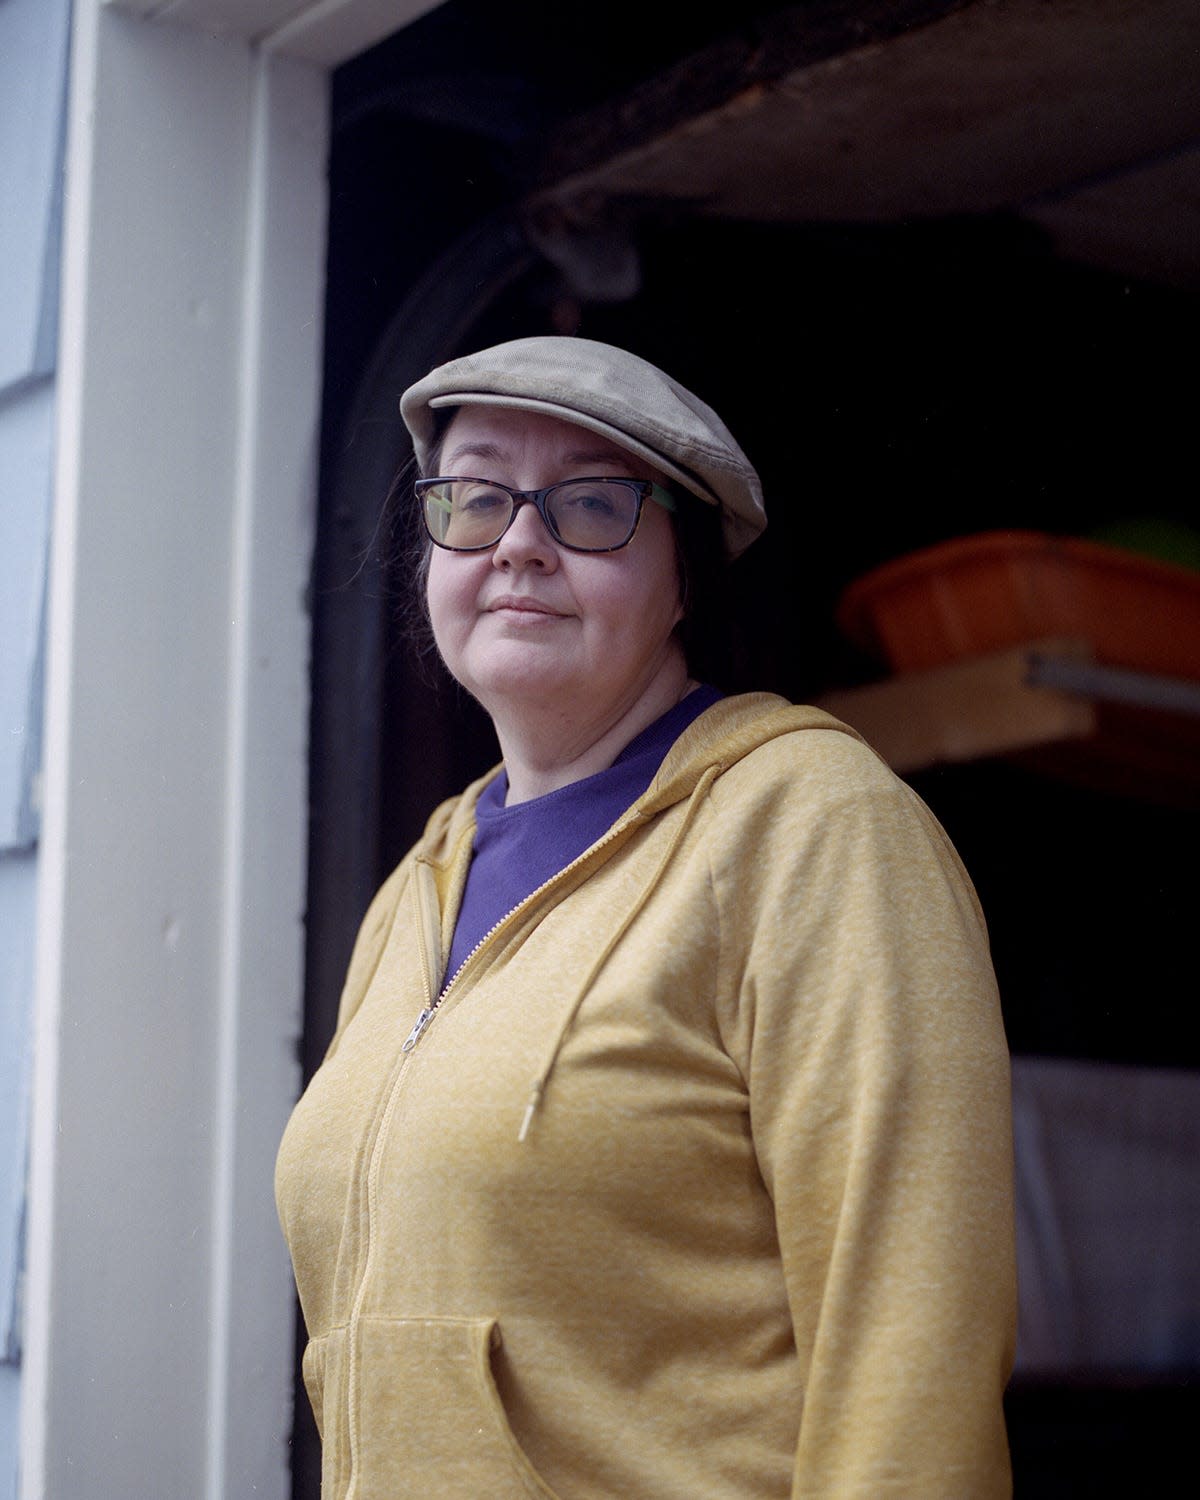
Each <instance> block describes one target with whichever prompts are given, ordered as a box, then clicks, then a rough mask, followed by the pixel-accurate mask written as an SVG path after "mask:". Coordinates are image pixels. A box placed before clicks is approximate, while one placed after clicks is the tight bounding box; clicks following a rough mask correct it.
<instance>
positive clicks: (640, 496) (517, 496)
mask: <svg viewBox="0 0 1200 1500" xmlns="http://www.w3.org/2000/svg"><path fill="white" fill-rule="evenodd" d="M435 484H482V485H486V486H487V488H488V489H492V490H503V491H504V493H505V494H506V495H508V496H510V497H511V499H512V502H513V508H512V510H511V511H510V512H509V515H508V520H507V521H506V522H505V523H504V529H503V530H502V531H501V533H500V535H499V536H498V537H496V538H495V540H494V541H490V542H483V543H481V544H480V545H479V546H477V547H452V546H450V545H449V543H447V542H443V541H440V540H439V539H438V538H437V537H436V536H434V534H433V528H432V526H430V524H429V513H428V510H427V509H426V505H425V497H426V494H427V492H428V491H429V490H430V489H431V488H432V487H433V486H434V485H435ZM571 484H623V485H624V486H625V487H626V488H627V489H631V490H633V491H634V492H635V493H636V495H637V502H638V503H637V510H636V511H635V512H634V515H633V524H632V525H631V526H630V528H629V535H628V536H627V537H626V538H625V540H624V541H621V542H615V543H614V544H613V545H612V546H611V547H577V546H575V545H574V544H573V543H572V542H567V541H564V540H563V538H562V537H561V536H560V535H559V532H558V528H557V526H555V524H554V521H553V519H552V518H551V515H550V512H549V509H548V507H547V499H548V497H549V496H550V495H552V494H553V493H554V491H555V490H559V489H565V488H566V486H567V485H571ZM413 490H414V493H415V494H416V497H417V499H418V500H419V501H420V503H421V520H422V521H423V522H424V525H425V531H426V533H427V534H428V537H429V540H430V541H431V542H432V543H433V545H434V546H435V547H441V549H442V550H443V551H444V552H487V551H488V550H489V548H491V547H496V546H498V545H499V544H500V542H501V541H502V540H503V539H504V536H505V533H506V532H507V531H508V530H509V528H510V527H511V526H512V524H513V522H514V521H515V520H516V519H517V512H518V511H519V510H520V508H521V506H522V505H532V506H533V507H534V508H535V509H536V511H537V513H538V515H539V516H541V518H542V525H543V526H545V528H546V530H547V531H548V532H549V533H550V535H551V536H552V537H553V539H554V541H555V542H556V543H557V544H558V545H559V546H560V547H565V548H566V549H567V551H568V552H582V553H584V554H588V553H597V552H620V550H621V549H622V548H623V547H628V546H629V544H630V542H632V541H633V539H634V537H635V536H636V535H637V529H638V526H639V525H640V524H641V520H642V509H643V507H644V506H645V503H646V501H647V500H653V501H654V502H655V504H656V505H661V506H662V508H663V510H666V511H674V510H675V509H676V505H675V497H674V495H672V494H671V492H670V490H667V489H664V488H663V486H662V485H661V484H656V483H655V482H654V481H653V480H652V479H627V478H625V476H624V475H619V476H618V475H611V474H581V475H580V476H579V478H577V479H559V480H556V481H555V483H554V484H548V485H546V486H545V488H544V489H540V490H514V489H512V488H511V486H509V485H507V484H500V483H499V482H498V481H496V480H495V479H478V478H475V477H474V476H473V475H469V474H439V475H431V476H430V477H429V478H427V479H418V480H417V481H416V483H415V484H414V485H413Z"/></svg>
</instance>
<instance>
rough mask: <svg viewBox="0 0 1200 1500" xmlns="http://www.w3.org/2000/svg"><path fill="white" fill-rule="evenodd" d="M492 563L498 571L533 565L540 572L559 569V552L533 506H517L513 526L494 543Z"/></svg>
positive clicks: (526, 504)
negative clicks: (539, 569) (499, 569)
mask: <svg viewBox="0 0 1200 1500" xmlns="http://www.w3.org/2000/svg"><path fill="white" fill-rule="evenodd" d="M492 563H493V565H494V566H495V567H497V568H509V567H512V568H520V567H529V566H532V567H536V568H541V569H542V570H543V571H547V570H550V569H553V568H555V567H557V566H558V549H557V547H556V546H555V544H554V538H553V537H552V536H551V535H550V532H549V531H548V530H547V528H546V523H545V521H543V520H542V518H541V516H540V515H539V514H538V508H537V506H536V505H531V504H530V503H529V502H528V501H526V503H525V504H524V505H519V506H518V507H517V513H516V515H515V516H514V517H513V521H512V525H511V526H510V527H509V528H508V530H507V531H506V532H505V533H504V535H503V536H502V537H501V538H500V540H499V541H498V542H497V543H496V550H495V551H494V552H493V553H492Z"/></svg>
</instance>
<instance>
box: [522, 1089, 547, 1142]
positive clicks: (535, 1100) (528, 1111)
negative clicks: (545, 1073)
mask: <svg viewBox="0 0 1200 1500" xmlns="http://www.w3.org/2000/svg"><path fill="white" fill-rule="evenodd" d="M541 1102H542V1080H541V1079H540V1078H537V1079H535V1080H534V1084H533V1087H532V1088H531V1089H530V1091H529V1103H528V1104H527V1105H526V1106H525V1118H524V1119H523V1120H522V1121H521V1128H520V1130H519V1131H518V1132H517V1145H518V1146H521V1145H524V1143H525V1137H526V1136H527V1135H528V1134H529V1127H530V1125H531V1124H532V1123H533V1116H534V1111H535V1110H536V1109H537V1107H538V1105H539V1104H540V1103H541Z"/></svg>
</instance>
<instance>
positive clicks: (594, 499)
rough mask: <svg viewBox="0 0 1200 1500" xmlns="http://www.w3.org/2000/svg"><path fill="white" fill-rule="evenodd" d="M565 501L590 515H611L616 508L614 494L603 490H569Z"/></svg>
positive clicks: (573, 508) (573, 507) (571, 507)
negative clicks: (608, 493) (607, 493)
mask: <svg viewBox="0 0 1200 1500" xmlns="http://www.w3.org/2000/svg"><path fill="white" fill-rule="evenodd" d="M563 501H564V503H565V504H566V505H567V506H569V507H570V509H572V510H577V511H584V512H586V513H587V514H589V515H598V516H611V515H612V514H613V511H614V510H615V509H616V503H615V500H614V498H613V496H612V495H606V494H605V493H604V491H603V490H568V491H567V492H566V494H565V495H564V496H563Z"/></svg>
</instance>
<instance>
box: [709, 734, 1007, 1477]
mask: <svg viewBox="0 0 1200 1500" xmlns="http://www.w3.org/2000/svg"><path fill="white" fill-rule="evenodd" d="M722 783H725V785H722V784H721V783H719V784H718V788H717V789H716V791H715V793H714V810H715V811H716V813H717V823H718V825H719V828H720V829H721V830H722V832H721V833H720V834H719V835H718V837H717V839H716V840H715V841H714V854H713V872H712V873H713V881H714V891H715V893H716V896H717V900H718V909H719V911H720V914H721V915H720V920H721V935H722V953H723V959H722V964H723V975H722V984H721V986H720V992H721V994H722V996H723V997H725V999H726V1002H727V1008H726V1010H725V1013H724V1015H723V1017H722V1025H723V1028H724V1030H725V1033H726V1040H727V1045H728V1046H729V1049H730V1051H731V1053H732V1055H733V1056H734V1057H735V1060H737V1061H738V1063H739V1066H740V1067H741V1068H742V1070H743V1073H744V1076H745V1078H746V1081H747V1085H748V1089H749V1094H750V1115H751V1126H752V1131H753V1137H754V1144H755V1151H756V1154H757V1157H758V1160H759V1164H760V1168H761V1171H762V1175H763V1178H764V1181H765V1182H766V1185H767V1188H768V1191H769V1192H770V1194H771V1198H772V1201H773V1203H774V1206H775V1214H776V1222H777V1227H778V1234H779V1242H780V1249H781V1255H782V1260H783V1266H784V1273H785V1277H786V1281H787V1287H788V1297H789V1304H790V1307H791V1310H792V1319H793V1326H794V1329H795V1336H796V1344H797V1351H798V1354H799V1357H800V1362H801V1369H802V1371H803V1372H804V1405H803V1413H802V1417H801V1425H800V1436H799V1443H798V1447H797V1452H796V1462H795V1473H794V1481H793V1490H792V1493H793V1500H816V1497H820V1500H887V1497H899V1496H905V1497H911V1500H964V1497H970V1500H991V1497H1001V1496H1006V1495H1008V1494H1009V1493H1010V1490H1011V1485H1010V1477H1009V1461H1008V1450H1007V1442H1006V1437H1005V1429H1004V1419H1003V1413H1002V1406H1001V1397H1002V1392H1003V1388H1004V1384H1005V1381H1006V1379H1007V1376H1008V1373H1009V1369H1010V1366H1011V1359H1012V1348H1013V1339H1014V1326H1015V1300H1016V1299H1015V1272H1014V1251H1013V1225H1012V1162H1011V1128H1010V1118H1009V1108H1010V1106H1009V1071H1008V1056H1007V1050H1006V1047H1005V1042H1004V1035H1003V1029H1002V1024H1001V1021H1000V1013H999V1004H998V998H997V994H996V989H995V981H994V978H993V974H992V967H991V962H990V958H989V954H988V946H987V938H986V933H985V930H984V926H983V920H982V916H981V914H980V911H979V906H978V902H977V901H976V899H975V895H974V891H973V890H972V889H971V886H970V884H969V882H968V880H967V878H966V876H965V874H964V872H963V871H962V867H961V865H960V864H959V862H958V859H957V857H956V856H955V854H954V851H953V849H952V848H951V846H950V844H949V841H948V840H947V839H946V836H945V834H944V833H943V831H942V829H941V828H940V826H939V825H938V824H937V822H936V821H935V820H934V818H933V817H932V815H931V814H930V813H929V812H928V810H927V809H926V808H925V806H924V804H923V803H921V802H920V800H919V799H918V798H917V797H916V796H915V795H914V794H913V793H912V792H911V790H910V789H909V788H907V787H906V786H905V785H904V784H903V783H902V782H900V781H898V780H897V779H896V778H895V777H894V776H892V774H891V773H890V772H889V771H888V770H887V769H886V768H885V767H883V766H882V765H881V763H879V762H878V761H877V760H876V758H875V757H874V756H873V755H872V754H871V753H870V752H869V751H867V750H866V749H864V748H863V747H862V746H861V745H860V744H857V743H856V742H855V741H853V740H852V739H850V738H849V737H848V736H846V735H840V734H836V733H830V732H828V731H808V732H805V733H801V734H791V735H787V736H783V737H781V738H780V739H777V740H775V741H772V742H771V743H770V744H768V745H765V746H763V747H761V748H760V749H759V750H757V751H755V752H754V753H753V754H752V755H750V756H748V757H747V758H746V759H745V760H744V761H743V762H741V763H740V765H739V766H738V767H736V768H734V771H733V772H731V773H730V774H729V775H727V776H726V777H723V778H722Z"/></svg>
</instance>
